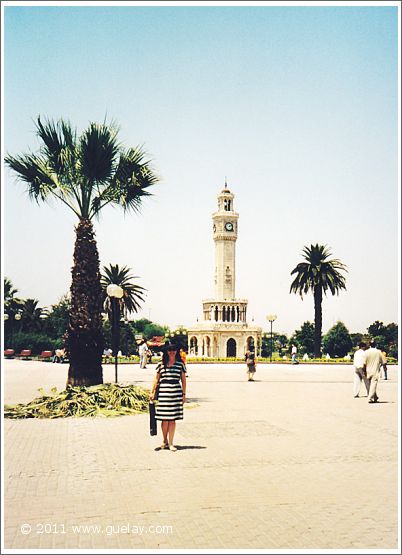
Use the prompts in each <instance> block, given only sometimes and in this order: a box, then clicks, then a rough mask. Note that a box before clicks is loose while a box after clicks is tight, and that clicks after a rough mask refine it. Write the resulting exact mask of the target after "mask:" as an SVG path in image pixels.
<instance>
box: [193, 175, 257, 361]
mask: <svg viewBox="0 0 402 555" xmlns="http://www.w3.org/2000/svg"><path fill="white" fill-rule="evenodd" d="M233 200H234V195H233V193H231V192H230V191H229V189H228V188H227V185H226V183H225V188H224V189H223V190H222V191H221V193H220V194H219V195H218V210H217V212H214V214H212V225H213V238H214V242H215V297H214V298H213V299H205V300H203V301H202V306H203V320H202V321H201V322H200V323H197V324H196V325H195V326H193V327H192V328H189V329H188V351H189V355H190V356H191V355H194V356H204V357H219V358H226V357H242V356H244V354H245V352H246V351H247V350H254V351H255V353H256V354H260V352H261V333H262V329H261V328H259V327H256V326H249V325H248V324H247V303H248V301H247V300H246V299H236V297H235V286H236V240H237V233H238V225H237V224H238V219H239V214H238V213H237V212H235V211H234V204H233Z"/></svg>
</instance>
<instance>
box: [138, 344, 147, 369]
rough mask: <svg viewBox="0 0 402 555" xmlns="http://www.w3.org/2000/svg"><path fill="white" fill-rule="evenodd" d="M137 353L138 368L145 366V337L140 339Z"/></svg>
mask: <svg viewBox="0 0 402 555" xmlns="http://www.w3.org/2000/svg"><path fill="white" fill-rule="evenodd" d="M138 354H139V355H140V368H146V367H147V362H148V345H147V342H146V341H145V339H142V341H141V343H140V346H139V347H138Z"/></svg>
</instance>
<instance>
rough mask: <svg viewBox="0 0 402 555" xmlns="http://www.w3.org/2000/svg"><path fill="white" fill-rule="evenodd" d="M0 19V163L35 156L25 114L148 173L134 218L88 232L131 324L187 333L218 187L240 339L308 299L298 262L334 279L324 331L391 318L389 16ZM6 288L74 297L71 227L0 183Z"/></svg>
mask: <svg viewBox="0 0 402 555" xmlns="http://www.w3.org/2000/svg"><path fill="white" fill-rule="evenodd" d="M4 4H6V5H5V6H4ZM13 4H14V5H10V3H9V4H8V5H7V3H3V6H2V8H4V39H3V40H4V72H3V86H4V94H5V97H4V116H5V117H4V127H3V133H4V148H5V151H6V152H7V153H10V154H14V155H15V154H18V153H21V152H27V151H29V150H32V151H36V150H37V148H38V144H39V143H38V142H37V139H36V137H35V134H34V123H33V120H34V119H35V118H36V116H37V115H38V114H41V115H43V116H47V117H51V118H55V119H57V118H59V117H61V116H62V117H64V118H66V119H69V120H70V121H71V122H72V123H73V124H74V125H75V126H76V127H77V129H78V130H79V131H82V130H83V129H84V128H85V127H86V126H87V124H88V123H89V122H90V121H99V122H100V121H103V120H104V119H105V117H106V119H107V120H108V121H110V120H111V119H113V120H116V121H117V122H118V123H119V124H120V126H121V132H120V138H121V140H122V142H123V143H124V144H125V145H126V146H135V145H137V144H144V146H145V149H146V150H147V152H148V153H149V154H150V155H151V157H152V159H153V161H154V167H155V168H156V170H157V172H158V173H159V175H160V176H161V181H160V183H159V184H158V185H157V186H155V187H154V188H153V193H154V196H153V197H152V198H151V199H149V200H146V201H145V202H144V204H143V208H142V212H141V214H140V215H126V216H124V214H123V212H122V211H121V210H119V209H117V208H115V209H113V208H109V209H107V210H105V212H104V213H103V214H102V216H101V219H100V221H99V222H96V223H95V229H96V236H97V241H98V247H99V253H100V259H101V264H102V265H103V264H109V263H113V264H116V263H117V264H119V265H127V266H129V267H130V268H132V269H133V273H134V274H135V275H137V276H140V278H139V280H138V283H139V284H140V285H142V286H144V287H146V288H147V289H148V295H147V301H146V303H145V304H144V306H143V310H142V312H140V313H138V315H137V316H136V317H138V318H139V317H146V318H148V317H150V318H151V319H152V320H154V321H156V322H159V323H161V324H167V325H170V326H176V325H180V324H182V325H186V326H190V325H192V324H194V323H195V322H196V318H197V317H198V318H201V313H202V310H201V308H202V305H201V301H202V299H203V298H209V297H211V296H212V295H213V275H214V242H213V239H212V220H211V214H212V212H214V211H215V209H216V207H217V200H216V197H217V194H218V193H219V191H220V190H221V189H222V188H223V185H224V180H225V176H227V180H228V187H229V188H230V189H231V190H232V191H233V192H234V194H235V209H236V210H237V211H238V212H239V214H240V219H239V238H238V241H237V265H236V272H237V284H236V294H237V297H239V298H247V299H248V300H249V309H248V315H249V322H250V323H251V318H252V317H254V323H255V324H258V325H261V326H263V328H264V329H266V330H268V323H267V322H266V319H265V318H266V315H267V314H268V313H272V312H274V313H277V315H278V319H277V321H276V322H275V324H274V330H276V331H282V332H285V333H292V332H293V331H294V330H295V329H297V328H299V327H300V326H301V324H302V323H303V322H305V321H306V320H310V321H313V318H314V311H313V299H312V296H311V295H309V296H307V297H306V298H305V299H304V300H303V301H302V300H300V297H298V296H296V295H293V294H292V295H290V294H289V287H290V283H291V280H292V278H291V276H290V272H291V270H292V269H293V268H294V267H295V266H296V264H297V263H298V262H300V261H301V260H302V258H301V252H302V249H303V247H304V245H310V244H311V243H314V244H315V243H320V244H327V245H328V246H329V247H330V249H331V251H332V253H333V255H334V257H336V258H339V259H341V260H342V261H343V262H344V263H346V264H347V266H348V269H349V273H348V276H347V292H343V293H341V294H340V295H339V296H335V297H332V296H330V297H328V298H325V299H324V303H323V331H324V332H325V331H327V330H328V329H329V328H330V327H331V326H332V325H333V324H334V323H336V322H337V321H338V320H342V321H343V322H344V323H345V324H346V326H347V327H348V328H349V330H350V331H364V330H366V328H367V326H369V325H370V324H371V323H372V322H373V321H374V320H377V319H378V320H381V321H383V322H384V323H385V324H387V323H389V322H397V321H398V305H399V303H398V290H399V277H398V268H399V259H398V256H399V255H398V252H399V248H398V227H399V219H398V205H399V202H398V59H397V47H398V29H397V20H398V12H397V7H396V5H397V3H393V5H391V4H392V3H389V4H390V5H389V6H387V5H384V4H386V3H382V4H383V5H382V6H375V5H372V4H370V5H367V6H360V7H353V6H351V5H348V6H344V7H342V6H339V5H338V6H336V5H334V6H318V5H315V6H314V7H307V6H300V5H298V6H297V7H290V6H286V5H285V4H282V5H280V6H277V7H274V6H269V5H263V4H261V5H259V6H249V5H243V6H233V5H229V4H227V3H226V4H225V5H224V6H218V5H214V6H211V7H208V6H205V5H204V6H199V7H196V6H190V5H184V4H182V3H180V5H178V6H169V5H164V6H158V7H156V6H154V7H153V6H149V5H148V6H143V7H140V6H136V5H126V6H109V7H101V6H96V5H92V6H90V7H85V6H79V7H77V6H62V5H56V6H54V7H50V6H45V7H40V6H35V5H32V4H31V5H30V6H28V7H22V6H18V5H15V4H17V3H13ZM3 171H4V173H3V176H4V180H3V183H4V194H3V201H4V209H3V210H4V223H3V245H4V259H3V272H4V274H5V275H6V276H7V277H9V278H10V279H11V280H12V282H13V284H14V286H15V287H16V288H18V290H19V294H20V296H22V297H25V298H26V297H33V298H36V299H39V301H40V304H41V305H42V306H49V305H51V304H53V303H56V302H57V301H58V299H59V298H60V297H61V296H62V295H63V294H65V293H66V292H67V291H68V289H69V286H70V279H71V277H70V269H71V265H72V252H73V243H74V225H75V216H74V215H73V213H70V212H69V211H68V209H67V208H65V207H64V206H62V205H58V204H56V203H55V202H54V203H52V204H50V205H39V206H38V205H36V204H35V203H33V202H31V201H30V200H29V199H28V197H27V196H26V193H25V187H24V185H23V184H22V183H18V182H17V181H16V179H15V177H14V175H13V174H12V173H11V172H10V171H9V170H8V169H5V170H3Z"/></svg>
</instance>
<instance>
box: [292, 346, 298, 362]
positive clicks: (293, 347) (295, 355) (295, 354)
mask: <svg viewBox="0 0 402 555" xmlns="http://www.w3.org/2000/svg"><path fill="white" fill-rule="evenodd" d="M292 364H299V361H298V360H297V347H296V345H295V344H293V345H292Z"/></svg>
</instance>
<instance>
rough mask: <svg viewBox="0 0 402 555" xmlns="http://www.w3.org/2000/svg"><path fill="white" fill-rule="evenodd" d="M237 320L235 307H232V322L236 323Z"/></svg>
mask: <svg viewBox="0 0 402 555" xmlns="http://www.w3.org/2000/svg"><path fill="white" fill-rule="evenodd" d="M235 318H236V316H235V307H234V306H232V322H234V321H235Z"/></svg>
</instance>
